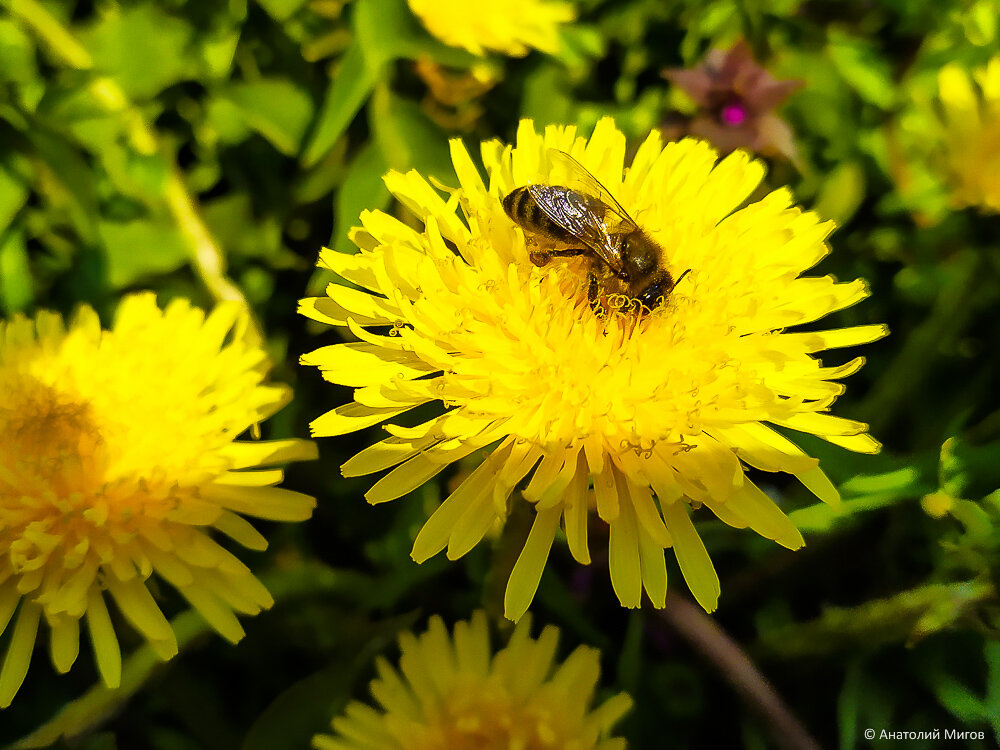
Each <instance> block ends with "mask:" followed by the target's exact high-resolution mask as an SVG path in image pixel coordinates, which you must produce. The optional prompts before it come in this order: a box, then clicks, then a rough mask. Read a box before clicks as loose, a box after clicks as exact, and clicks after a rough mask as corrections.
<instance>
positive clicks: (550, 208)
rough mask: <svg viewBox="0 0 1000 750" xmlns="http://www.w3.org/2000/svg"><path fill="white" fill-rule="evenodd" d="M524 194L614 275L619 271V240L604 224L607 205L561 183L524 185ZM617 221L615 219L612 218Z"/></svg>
mask: <svg viewBox="0 0 1000 750" xmlns="http://www.w3.org/2000/svg"><path fill="white" fill-rule="evenodd" d="M526 190H527V191H528V194H529V195H530V196H531V198H532V200H534V202H535V205H536V206H538V207H539V208H540V209H541V210H542V211H543V212H544V213H545V215H546V216H548V217H549V218H550V219H551V220H552V221H553V222H554V223H555V224H556V225H557V226H559V227H560V228H561V229H563V230H564V231H565V232H567V233H568V234H569V235H571V236H572V237H573V238H574V239H575V240H577V241H579V242H580V244H582V245H584V246H586V248H587V249H588V250H590V251H591V252H593V253H594V254H595V255H596V256H597V257H598V258H600V259H601V260H603V261H604V262H605V263H606V264H607V265H608V266H610V268H611V270H612V271H614V272H615V273H616V274H618V275H621V274H622V258H621V242H620V241H616V240H615V239H613V238H612V235H611V233H610V232H609V231H608V227H607V218H606V217H607V214H608V213H610V212H611V207H610V206H609V205H608V204H606V203H604V202H603V201H601V200H598V199H597V198H594V197H592V196H590V195H587V194H584V193H582V192H580V191H578V190H576V189H574V188H568V187H563V186H561V185H542V184H535V185H528V186H527V187H526ZM615 222H617V219H615Z"/></svg>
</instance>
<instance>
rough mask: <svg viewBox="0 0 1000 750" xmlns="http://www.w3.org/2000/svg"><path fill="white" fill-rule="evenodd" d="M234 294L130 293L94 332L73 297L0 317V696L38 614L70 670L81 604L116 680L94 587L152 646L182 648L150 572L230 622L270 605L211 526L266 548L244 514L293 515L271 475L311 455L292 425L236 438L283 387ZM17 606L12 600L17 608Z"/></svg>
mask: <svg viewBox="0 0 1000 750" xmlns="http://www.w3.org/2000/svg"><path fill="white" fill-rule="evenodd" d="M246 323H247V321H246V318H245V316H243V315H242V314H241V313H240V311H239V308H238V306H236V305H235V304H232V303H229V304H224V305H220V306H219V307H217V308H216V309H215V310H214V311H213V312H212V313H211V314H210V315H208V316H207V317H206V316H205V314H204V313H203V312H202V311H201V310H198V309H196V308H193V307H191V305H190V304H188V303H187V302H184V301H175V302H173V303H171V304H170V305H169V306H168V307H167V308H166V310H162V311H161V310H160V309H159V308H158V307H157V306H156V300H155V297H154V296H153V295H152V294H140V295H133V296H130V297H127V298H126V299H125V300H123V301H122V302H121V304H120V306H119V309H118V314H117V317H116V320H115V325H114V327H113V329H112V330H110V331H102V330H101V324H100V321H99V320H98V318H97V315H96V314H95V313H94V311H93V310H91V309H90V308H89V307H84V308H81V309H80V311H79V312H78V313H77V315H76V317H75V319H74V320H73V322H72V324H71V325H70V326H69V327H68V328H67V327H65V326H64V324H63V321H62V318H61V317H60V316H59V315H56V314H54V313H47V312H43V313H40V314H39V315H38V316H37V318H35V319H34V320H29V319H27V318H24V317H21V316H17V317H15V318H14V319H13V320H11V321H8V322H0V634H2V633H3V632H4V631H5V630H6V628H7V626H8V625H9V624H10V623H13V627H12V633H11V635H10V640H9V644H8V647H7V653H6V656H5V658H4V661H3V667H2V668H0V706H7V705H9V704H10V702H11V700H12V699H13V697H14V695H15V693H16V692H17V690H18V688H19V687H20V685H21V683H22V681H23V680H24V677H25V675H26V674H27V670H28V666H29V662H30V659H31V654H32V650H33V647H34V645H35V640H36V636H37V633H38V627H39V623H40V620H41V618H42V617H43V616H44V618H45V622H46V623H47V624H48V626H49V630H50V637H49V644H50V647H51V654H52V661H53V663H54V664H55V667H56V669H57V670H58V671H60V672H66V671H68V670H69V668H70V667H71V666H72V665H73V663H74V661H76V657H77V654H78V652H79V647H80V620H81V619H84V618H85V619H86V621H87V628H88V630H89V632H90V640H91V642H92V644H93V648H94V653H95V656H96V659H97V665H98V668H99V670H100V673H101V675H102V677H103V679H104V682H105V683H106V684H108V685H109V686H112V687H116V686H117V685H118V684H119V681H120V678H121V651H120V648H119V645H118V640H117V637H116V635H115V631H114V628H113V625H112V621H111V614H110V612H109V610H108V606H107V596H106V595H108V594H110V598H111V599H112V600H113V601H114V602H115V604H116V605H117V608H118V610H119V611H120V612H121V613H122V615H124V616H125V619H127V620H128V621H129V622H130V623H131V624H132V625H133V626H134V627H135V628H136V629H137V630H138V631H139V632H140V633H141V634H142V635H143V636H144V637H145V638H146V639H147V641H148V642H149V643H150V645H151V646H152V647H153V649H154V651H155V652H156V653H157V654H158V655H159V656H160V658H163V659H169V658H170V657H171V656H173V655H174V654H176V653H177V642H176V639H175V636H174V632H173V630H172V629H171V627H170V623H169V622H168V621H167V619H166V618H165V617H164V615H163V613H162V612H161V611H160V608H159V606H158V605H157V603H156V602H155V601H154V599H153V596H152V595H151V594H150V591H149V589H148V588H147V579H149V578H150V576H151V575H152V574H153V573H156V574H157V575H158V576H159V577H160V578H162V579H163V580H164V581H166V582H168V583H169V584H171V585H172V586H173V587H174V588H176V589H177V590H178V591H179V592H180V593H181V595H182V596H183V597H184V598H185V599H186V600H187V601H188V602H189V603H190V604H191V605H192V606H193V607H194V608H196V609H197V610H198V611H199V612H200V613H201V614H202V616H203V617H204V618H205V620H206V621H207V622H208V623H209V624H210V625H211V626H212V627H214V628H215V629H216V630H217V631H218V632H219V633H220V634H221V635H223V636H224V637H225V638H227V639H229V640H231V641H236V640H239V639H240V638H241V637H242V635H243V629H242V627H241V626H240V623H239V621H238V620H237V619H236V616H235V614H234V612H240V613H243V614H255V613H257V612H259V611H260V610H261V609H262V608H264V607H269V606H270V605H271V603H272V600H271V596H270V594H268V592H267V590H266V589H265V588H264V587H263V585H262V584H261V583H260V582H259V581H258V580H257V579H256V578H255V577H254V576H253V574H252V573H251V572H250V570H249V569H248V568H247V567H246V566H245V565H244V564H243V563H242V562H240V561H239V560H238V559H237V558H236V557H234V556H233V555H232V554H231V553H230V552H228V551H226V549H224V548H223V547H222V546H220V544H219V543H218V542H217V541H215V539H214V538H213V533H212V532H220V533H221V534H223V535H225V536H228V537H230V538H231V539H233V540H234V541H236V542H238V543H240V544H242V545H243V546H245V547H249V548H251V549H257V550H259V549H263V548H265V547H266V546H267V543H266V541H265V540H264V538H263V537H262V536H261V535H260V534H259V533H258V532H257V531H256V530H255V529H254V528H253V527H252V526H251V525H250V524H249V523H248V522H247V521H246V520H244V519H243V518H242V517H241V516H240V515H238V514H245V515H251V516H257V517H259V518H268V519H274V520H285V521H299V520H304V519H306V518H308V517H309V516H310V515H311V513H312V508H313V505H314V500H313V499H312V498H311V497H308V496H305V495H301V494H299V493H296V492H292V491H290V490H284V489H279V488H276V487H273V486H272V485H275V484H277V483H278V482H280V481H281V479H282V472H281V470H280V469H274V468H272V469H262V470H259V471H252V469H258V468H260V467H263V466H268V465H273V464H276V463H281V462H285V461H290V460H300V459H308V458H314V457H315V446H314V445H313V444H312V443H311V442H309V441H304V440H280V441H273V442H242V441H236V440H235V439H236V438H237V437H238V436H239V435H240V433H242V432H244V431H245V430H246V429H247V428H249V427H251V426H253V425H255V424H257V423H258V422H260V421H261V420H263V419H265V418H267V417H268V416H270V415H271V414H273V413H274V412H276V411H277V410H278V409H280V408H281V407H282V406H283V405H284V404H285V403H286V402H287V401H288V399H289V397H290V392H289V389H288V388H287V387H285V386H281V385H268V384H265V383H264V382H263V380H264V377H265V375H266V372H267V370H268V364H267V356H266V353H265V352H264V350H263V349H262V348H261V347H260V346H259V345H255V344H250V343H247V342H246V341H245V340H244V338H243V335H242V334H243V332H244V331H245V327H246ZM15 613H16V616H15Z"/></svg>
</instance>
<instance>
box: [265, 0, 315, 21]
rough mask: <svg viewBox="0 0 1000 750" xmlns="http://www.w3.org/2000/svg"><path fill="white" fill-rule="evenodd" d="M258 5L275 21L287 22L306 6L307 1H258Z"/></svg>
mask: <svg viewBox="0 0 1000 750" xmlns="http://www.w3.org/2000/svg"><path fill="white" fill-rule="evenodd" d="M257 4H258V5H259V6H260V7H262V8H263V9H264V10H265V11H267V14H268V15H269V16H271V18H273V19H274V20H275V21H287V20H288V19H289V18H291V17H292V16H294V15H295V14H296V13H297V12H298V11H299V8H301V7H302V6H303V5H305V4H306V0H257Z"/></svg>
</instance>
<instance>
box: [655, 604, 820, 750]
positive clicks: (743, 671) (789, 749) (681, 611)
mask: <svg viewBox="0 0 1000 750" xmlns="http://www.w3.org/2000/svg"><path fill="white" fill-rule="evenodd" d="M657 614H658V615H659V617H661V618H662V619H663V620H665V621H666V622H667V623H668V624H669V625H670V626H671V627H672V628H673V629H674V630H675V631H677V633H678V634H679V635H680V636H681V637H682V638H684V639H685V640H686V641H687V642H688V643H690V644H691V645H692V646H693V647H694V648H695V649H696V650H697V651H698V652H699V653H701V655H702V656H704V657H705V658H706V659H707V660H708V661H709V662H710V663H711V664H712V665H713V666H715V667H716V669H718V670H719V673H720V674H721V675H722V677H723V678H724V679H725V680H726V681H727V682H728V683H729V684H730V685H732V686H733V688H734V689H735V690H736V692H737V693H739V695H740V697H742V698H743V700H744V702H745V703H746V705H747V706H748V707H749V708H751V709H752V710H753V711H754V712H756V713H757V714H758V715H759V716H760V718H761V719H762V720H763V722H764V724H765V725H766V726H767V727H768V729H769V730H770V732H771V736H772V737H773V739H774V742H775V744H776V745H777V746H778V747H780V748H782V749H783V750H820V746H819V743H818V742H816V740H815V739H813V737H812V736H811V735H810V734H809V731H808V730H807V729H806V728H805V727H804V726H803V725H802V723H801V722H800V721H799V720H798V719H797V718H795V716H794V715H793V714H792V712H791V711H790V710H789V708H788V706H786V705H785V702H784V701H783V700H782V699H781V696H779V695H778V693H777V691H776V690H775V689H774V688H773V687H772V686H771V684H770V683H769V682H768V681H767V678H766V677H764V675H763V674H762V673H761V671H760V670H759V669H757V667H756V666H755V665H754V663H753V662H752V661H751V660H750V657H749V656H747V654H746V652H745V651H744V650H743V649H742V648H740V645H739V644H738V643H736V641H734V640H733V639H732V638H731V637H730V636H729V635H728V634H727V633H726V632H725V631H724V630H723V629H722V628H721V627H719V625H718V624H716V622H715V620H713V619H712V618H711V617H709V616H708V615H706V614H705V613H704V612H703V611H702V610H701V609H699V608H698V606H697V605H695V604H694V603H692V602H690V601H688V600H687V599H684V598H682V597H680V596H678V595H677V594H674V593H671V592H668V593H667V605H666V607H664V608H663V609H662V610H657Z"/></svg>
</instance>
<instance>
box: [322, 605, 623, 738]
mask: <svg viewBox="0 0 1000 750" xmlns="http://www.w3.org/2000/svg"><path fill="white" fill-rule="evenodd" d="M530 620H531V618H530V617H526V618H525V619H524V620H522V621H521V622H520V623H519V624H518V626H517V628H515V630H514V633H513V635H512V636H511V639H510V641H509V642H508V644H507V646H506V647H505V648H503V649H501V650H500V651H498V652H497V653H496V654H491V650H490V642H489V633H488V630H487V625H486V618H485V616H484V615H483V613H482V612H477V613H476V614H474V615H473V616H472V619H471V620H470V621H468V622H465V621H463V622H459V623H457V624H456V625H455V631H454V635H453V636H449V634H448V631H447V629H446V628H445V626H444V622H442V620H441V618H440V617H432V618H431V621H430V625H429V627H428V629H427V632H426V633H423V634H422V635H420V636H415V635H413V634H412V633H406V634H404V635H403V636H402V637H401V638H400V640H399V645H400V650H401V651H402V656H401V657H400V660H399V671H397V670H396V669H394V668H393V667H392V666H391V665H390V664H389V663H388V662H387V661H386V660H385V659H382V658H379V660H378V662H377V664H376V666H377V670H378V677H377V678H376V679H375V680H373V681H372V683H371V693H372V696H373V697H374V698H375V700H376V701H377V702H378V703H379V705H380V706H381V707H382V710H381V711H380V710H378V709H376V708H372V707H371V706H368V705H366V704H363V703H359V702H356V701H355V702H352V703H351V704H350V705H348V706H347V708H346V709H345V712H344V715H343V716H340V717H337V718H336V719H334V720H333V730H334V732H335V733H336V735H337V736H330V735H317V736H316V737H314V738H313V745H314V747H316V748H318V750H367V749H368V748H379V750H509V748H520V749H521V750H546V749H547V748H560V750H624V748H625V740H623V739H620V738H608V737H607V734H608V732H609V731H610V729H611V727H612V726H613V725H614V724H615V723H616V722H617V721H618V720H619V719H620V718H621V717H622V716H623V715H624V714H625V713H626V712H627V711H628V710H629V708H631V705H632V701H631V699H630V698H629V697H628V695H626V694H625V693H619V694H618V695H616V696H614V697H612V698H609V699H608V700H607V701H605V702H604V703H603V704H602V705H601V706H599V707H598V708H596V709H594V710H590V704H591V703H592V701H593V698H594V689H595V687H596V686H597V681H598V678H599V677H600V661H599V652H598V651H597V650H596V649H593V648H588V647H587V646H579V647H578V648H577V649H576V650H575V651H574V652H573V653H572V654H570V655H569V657H568V658H567V659H566V660H565V661H564V662H562V663H561V664H557V663H556V662H555V652H556V646H557V645H558V640H559V631H558V629H557V628H554V627H552V626H549V627H546V628H545V630H543V631H542V634H541V636H540V637H539V638H538V639H537V640H535V639H533V638H531V636H530V634H529V633H530V624H529V623H530ZM400 673H402V674H400Z"/></svg>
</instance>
